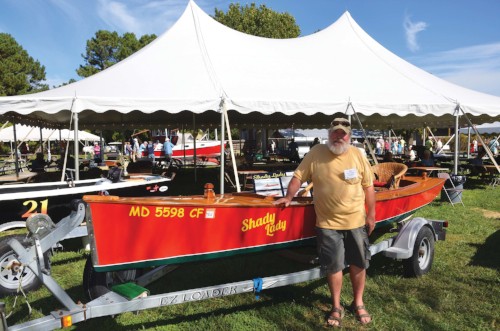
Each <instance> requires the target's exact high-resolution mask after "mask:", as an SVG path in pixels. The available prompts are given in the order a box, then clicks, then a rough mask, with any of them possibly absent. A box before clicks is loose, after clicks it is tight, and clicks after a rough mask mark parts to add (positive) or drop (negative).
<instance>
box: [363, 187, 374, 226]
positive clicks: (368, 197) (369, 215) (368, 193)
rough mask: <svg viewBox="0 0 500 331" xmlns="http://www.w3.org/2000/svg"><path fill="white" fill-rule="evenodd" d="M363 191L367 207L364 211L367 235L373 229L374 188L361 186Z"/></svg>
mask: <svg viewBox="0 0 500 331" xmlns="http://www.w3.org/2000/svg"><path fill="white" fill-rule="evenodd" d="M363 190H364V191H365V203H366V206H367V207H368V208H367V211H366V220H365V222H366V228H367V232H368V235H370V234H371V233H372V232H373V229H375V188H374V187H373V185H372V186H369V187H365V188H363Z"/></svg>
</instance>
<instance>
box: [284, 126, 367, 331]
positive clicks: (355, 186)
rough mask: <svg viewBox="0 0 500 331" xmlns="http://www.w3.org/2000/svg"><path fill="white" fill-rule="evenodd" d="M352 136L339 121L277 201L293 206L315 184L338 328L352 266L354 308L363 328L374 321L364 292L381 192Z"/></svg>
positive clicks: (332, 319) (332, 317) (321, 248)
mask: <svg viewBox="0 0 500 331" xmlns="http://www.w3.org/2000/svg"><path fill="white" fill-rule="evenodd" d="M350 134H351V126H350V123H349V122H348V121H347V119H344V118H336V119H334V120H333V121H332V123H331V126H330V129H329V130H328V143H327V144H318V145H316V146H314V148H312V149H311V151H310V152H309V153H307V155H306V156H305V157H304V159H303V160H302V162H301V163H300V164H299V166H298V167H297V169H296V170H295V172H294V177H293V178H292V180H291V181H290V183H289V185H288V191H287V195H286V197H284V198H281V199H278V200H277V201H276V202H275V204H276V205H281V206H284V207H287V206H289V205H290V203H291V200H292V198H293V197H294V196H295V193H296V192H297V191H298V190H299V188H300V186H301V184H302V183H303V182H305V181H306V180H311V181H312V182H313V183H314V209H315V211H316V232H317V245H318V255H319V258H320V263H321V267H322V270H324V271H326V273H327V280H328V286H329V288H330V293H331V296H332V310H331V312H330V314H329V316H328V319H327V323H328V325H330V326H335V327H339V326H340V324H341V319H342V318H343V316H344V309H343V308H342V306H341V304H340V292H341V287H342V278H343V277H342V276H343V275H342V270H343V269H344V267H345V266H346V265H349V274H350V278H351V282H352V287H353V297H354V300H353V302H352V304H351V305H350V309H351V310H352V311H353V313H354V314H355V316H356V319H357V320H358V321H359V322H361V323H362V324H368V323H370V322H371V316H370V315H369V314H368V311H367V310H366V308H365V306H364V303H363V292H364V286H365V279H366V268H368V265H369V263H368V260H369V259H370V252H369V248H368V245H369V242H368V235H370V234H371V232H372V231H373V229H374V227H375V190H374V188H373V173H372V170H371V167H370V164H369V163H368V160H367V159H366V158H365V157H363V156H362V154H361V153H360V152H359V150H358V149H357V148H356V147H354V146H351V145H350V144H349V141H350ZM365 204H366V207H367V210H366V211H365Z"/></svg>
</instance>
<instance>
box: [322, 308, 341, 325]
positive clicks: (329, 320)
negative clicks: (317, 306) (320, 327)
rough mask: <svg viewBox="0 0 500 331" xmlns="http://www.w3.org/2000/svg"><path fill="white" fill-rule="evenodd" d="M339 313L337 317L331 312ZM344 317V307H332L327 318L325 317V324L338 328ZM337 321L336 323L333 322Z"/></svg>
mask: <svg viewBox="0 0 500 331" xmlns="http://www.w3.org/2000/svg"><path fill="white" fill-rule="evenodd" d="M335 313H337V314H339V317H336V316H333V314H335ZM343 318H344V309H342V307H341V308H335V307H334V308H332V310H331V311H330V314H329V315H328V318H327V319H326V324H327V326H331V327H334V328H340V327H341V326H342V319H343ZM334 323H338V324H334Z"/></svg>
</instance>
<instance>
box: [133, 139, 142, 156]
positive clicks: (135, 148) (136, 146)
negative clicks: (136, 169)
mask: <svg viewBox="0 0 500 331" xmlns="http://www.w3.org/2000/svg"><path fill="white" fill-rule="evenodd" d="M132 142H133V143H132V150H133V151H134V153H133V158H132V161H134V162H135V160H137V159H138V158H141V157H142V153H141V152H139V139H137V137H134V138H133V139H132Z"/></svg>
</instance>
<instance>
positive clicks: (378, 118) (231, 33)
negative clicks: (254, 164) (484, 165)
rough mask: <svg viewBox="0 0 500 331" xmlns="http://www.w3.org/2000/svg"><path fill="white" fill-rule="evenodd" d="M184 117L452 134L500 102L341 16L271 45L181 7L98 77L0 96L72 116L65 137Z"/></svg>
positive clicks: (34, 116)
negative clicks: (356, 124) (340, 116)
mask: <svg viewBox="0 0 500 331" xmlns="http://www.w3.org/2000/svg"><path fill="white" fill-rule="evenodd" d="M226 111H227V112H226ZM193 113H194V114H196V116H195V117H196V122H197V123H199V124H200V123H203V124H205V125H218V124H219V123H223V121H222V120H221V115H220V113H223V114H227V115H228V116H225V122H226V123H228V118H229V119H230V121H231V125H233V126H234V125H239V126H243V127H246V126H248V125H249V124H253V125H257V126H258V125H260V126H262V127H267V128H280V127H281V128H283V127H291V126H293V127H296V128H298V127H302V128H307V127H310V128H321V127H327V126H328V124H329V122H330V121H331V119H332V117H333V116H334V115H336V114H337V113H346V114H353V113H355V114H356V115H357V116H358V117H359V118H360V120H361V122H362V123H363V126H364V127H365V128H368V129H375V128H387V127H391V126H392V127H400V128H411V127H423V126H424V125H426V126H433V127H446V126H453V125H454V126H455V127H458V126H459V125H458V124H459V122H458V116H457V115H459V114H464V113H467V114H469V115H472V116H474V118H473V119H472V121H473V122H474V123H476V124H480V123H482V122H491V121H494V120H498V119H499V118H500V97H497V96H492V95H487V94H484V93H479V92H476V91H473V90H470V89H466V88H463V87H460V86H457V85H454V84H452V83H449V82H447V81H445V80H442V79H439V78H437V77H435V76H433V75H431V74H430V73H427V72H425V71H423V70H421V69H419V68H417V67H415V66H413V65H411V64H410V63H408V62H406V61H404V60H402V59H400V58H399V57H398V56H396V55H395V54H393V53H391V52H390V51H388V50H387V49H385V48H384V47H383V46H381V45H380V44H379V43H377V42H376V41H375V40H374V39H372V38H371V37H370V36H369V35H368V34H367V33H366V32H365V31H364V30H363V29H361V27H359V25H358V24H357V23H356V22H355V21H354V20H353V19H352V17H351V15H350V14H349V13H348V12H346V13H345V14H344V15H342V17H340V18H339V19H338V20H337V21H336V22H335V23H333V24H332V25H330V26H329V27H327V28H326V29H324V30H322V31H320V32H317V33H314V34H312V35H309V36H305V37H300V38H294V39H284V40H283V39H281V40H277V39H268V38H261V37H255V36H250V35H246V34H243V33H240V32H237V31H235V30H232V29H230V28H228V27H226V26H224V25H222V24H219V23H218V22H216V21H215V20H214V19H212V18H211V17H210V16H209V15H207V14H206V13H204V12H203V11H202V10H201V9H200V8H199V7H198V6H197V5H196V4H195V3H194V2H193V1H190V2H189V4H188V6H187V8H186V10H185V11H184V13H183V14H182V16H181V17H180V18H179V20H178V21H177V22H176V23H175V24H174V25H173V26H172V27H171V28H170V29H169V30H168V31H167V32H165V33H164V34H163V35H161V36H159V37H158V38H157V39H156V40H155V41H154V42H152V43H151V44H149V45H148V46H146V47H144V48H143V49H141V50H140V51H138V52H137V53H135V54H133V55H132V56H130V57H128V58H127V59H125V60H124V61H122V62H120V63H118V64H116V65H114V66H112V67H110V68H108V69H107V70H104V71H102V72H100V73H98V74H96V75H93V76H91V77H89V78H86V79H83V80H81V81H78V82H76V83H73V84H69V85H66V86H63V87H60V88H57V89H52V90H49V91H45V92H41V93H36V94H30V95H22V96H11V97H2V98H0V120H1V119H2V118H4V119H7V120H10V121H12V122H16V123H17V122H21V123H25V124H32V125H40V124H42V123H46V125H47V123H51V124H52V125H54V126H62V125H63V124H64V125H65V126H66V125H67V123H69V122H70V120H71V119H73V120H74V126H75V129H78V128H90V129H92V128H102V127H106V128H111V129H112V128H120V129H122V128H126V127H129V128H131V127H136V126H138V125H139V124H140V125H141V126H147V127H149V128H155V127H159V128H162V127H165V126H167V125H169V126H178V127H181V126H183V125H186V126H187V125H190V124H191V123H192V122H193V118H194V115H193ZM97 114H99V115H97ZM72 115H73V118H72V117H71V116H72ZM248 115H250V116H248ZM262 115H266V116H262ZM221 129H222V130H224V126H223V127H222V128H221ZM233 164H234V162H233ZM221 178H222V176H221ZM221 181H222V179H221ZM221 186H222V185H221Z"/></svg>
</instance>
